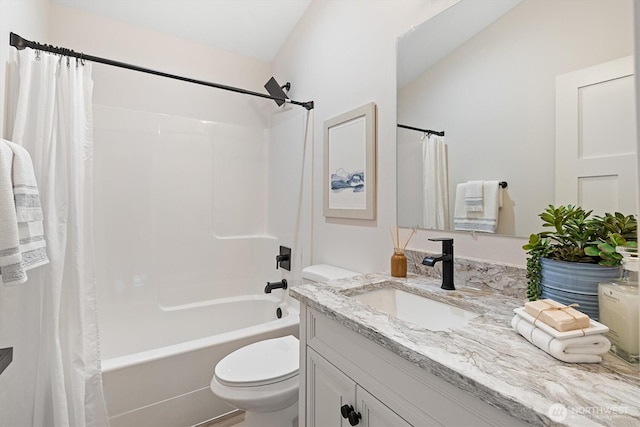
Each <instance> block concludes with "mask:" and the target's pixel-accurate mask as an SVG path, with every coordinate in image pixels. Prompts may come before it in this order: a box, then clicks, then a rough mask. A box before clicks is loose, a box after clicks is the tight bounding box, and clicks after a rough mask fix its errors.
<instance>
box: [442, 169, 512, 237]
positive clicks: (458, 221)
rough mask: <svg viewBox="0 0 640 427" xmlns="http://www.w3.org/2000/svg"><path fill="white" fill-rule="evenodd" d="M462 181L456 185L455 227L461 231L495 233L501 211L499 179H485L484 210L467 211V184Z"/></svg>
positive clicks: (483, 190)
mask: <svg viewBox="0 0 640 427" xmlns="http://www.w3.org/2000/svg"><path fill="white" fill-rule="evenodd" d="M467 185H468V183H461V184H458V185H457V186H456V201H455V208H454V214H453V229H454V230H460V231H479V232H482V233H495V232H496V228H497V227H498V215H499V212H500V190H501V188H500V185H499V182H498V181H483V185H482V192H483V201H484V202H483V204H482V208H483V210H482V212H467V210H466V207H465V195H466V186H467Z"/></svg>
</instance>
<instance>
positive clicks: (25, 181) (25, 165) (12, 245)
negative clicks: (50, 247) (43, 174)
mask: <svg viewBox="0 0 640 427" xmlns="http://www.w3.org/2000/svg"><path fill="white" fill-rule="evenodd" d="M0 153H1V156H0V201H2V203H1V204H0V236H4V235H5V234H6V236H7V241H6V242H5V240H4V238H3V239H0V241H1V242H2V244H0V281H1V282H2V283H4V284H5V285H18V284H20V283H24V282H26V281H27V274H26V272H27V271H28V270H31V269H33V268H36V267H39V266H41V265H44V264H47V263H48V262H49V259H48V258H47V252H46V241H45V238H44V229H43V225H42V209H41V207H40V196H39V194H38V188H37V185H36V180H35V175H34V173H33V164H32V162H31V156H30V155H29V153H28V152H27V150H25V149H24V148H22V147H21V146H19V145H17V144H14V143H12V142H10V141H6V140H0ZM9 159H10V161H9ZM16 234H17V244H16V240H15V236H16ZM3 255H4V256H3Z"/></svg>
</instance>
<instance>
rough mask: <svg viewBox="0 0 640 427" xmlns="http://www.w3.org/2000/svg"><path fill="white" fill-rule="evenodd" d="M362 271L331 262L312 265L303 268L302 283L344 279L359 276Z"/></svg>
mask: <svg viewBox="0 0 640 427" xmlns="http://www.w3.org/2000/svg"><path fill="white" fill-rule="evenodd" d="M360 274H362V273H358V272H356V271H351V270H347V269H344V268H340V267H336V266H335V265H329V264H317V265H310V266H308V267H305V268H303V269H302V283H303V284H304V283H317V282H326V281H327V280H337V279H344V278H347V277H353V276H359V275H360Z"/></svg>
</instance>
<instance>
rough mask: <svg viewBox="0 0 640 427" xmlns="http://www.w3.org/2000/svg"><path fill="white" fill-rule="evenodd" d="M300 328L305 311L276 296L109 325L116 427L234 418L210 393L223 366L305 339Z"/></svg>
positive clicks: (106, 378)
mask: <svg viewBox="0 0 640 427" xmlns="http://www.w3.org/2000/svg"><path fill="white" fill-rule="evenodd" d="M278 308H281V310H282V317H281V318H277V316H276V310H277V309H278ZM298 326H299V312H298V310H297V309H296V308H294V307H291V306H289V305H286V304H283V303H282V302H281V300H280V298H278V297H276V296H271V295H245V296H238V297H230V298H224V299H220V300H214V301H208V302H204V303H197V304H189V305H184V306H179V307H172V308H170V309H158V308H157V306H156V307H155V308H153V307H147V308H145V307H140V308H139V310H137V312H136V314H135V315H128V316H127V315H123V316H119V317H118V319H117V321H115V322H110V323H106V324H102V325H101V331H100V332H101V343H102V372H103V384H104V393H105V399H106V403H107V412H108V415H109V421H110V423H111V427H123V426H135V427H139V426H193V425H197V424H199V423H201V422H204V421H207V420H210V419H212V418H216V417H218V416H220V415H223V414H225V413H228V412H230V411H232V410H233V408H232V407H230V406H228V405H227V404H225V403H224V402H222V401H221V400H220V399H218V398H217V397H216V396H214V395H213V393H212V392H211V390H210V389H209V382H210V381H211V377H212V376H213V371H214V367H215V365H216V363H218V361H220V360H221V359H222V358H223V357H224V356H226V355H227V354H229V353H230V352H232V351H234V350H236V349H238V348H240V347H243V346H245V345H247V344H250V343H252V342H255V341H258V340H263V339H267V338H274V337H278V336H283V335H288V334H291V335H295V336H298Z"/></svg>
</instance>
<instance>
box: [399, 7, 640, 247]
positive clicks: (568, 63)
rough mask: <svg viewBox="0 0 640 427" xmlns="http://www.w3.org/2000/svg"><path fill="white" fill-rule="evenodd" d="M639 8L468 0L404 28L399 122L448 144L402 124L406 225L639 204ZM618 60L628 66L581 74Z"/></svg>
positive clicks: (516, 224) (501, 224)
mask: <svg viewBox="0 0 640 427" xmlns="http://www.w3.org/2000/svg"><path fill="white" fill-rule="evenodd" d="M632 20H633V3H632V0H622V1H615V2H611V1H609V0H563V1H557V0H461V1H460V2H458V3H456V4H454V5H453V6H451V7H449V8H448V9H446V10H445V11H443V12H442V13H440V14H438V15H436V16H435V17H433V18H431V19H430V20H428V21H427V22H425V23H423V24H421V25H420V26H418V27H415V28H413V29H412V30H411V31H409V32H408V33H407V34H405V35H403V36H401V37H400V38H399V39H398V57H397V114H398V117H397V123H398V125H406V126H409V127H413V128H418V129H421V130H434V131H443V132H444V137H443V138H442V139H443V140H444V144H443V143H442V142H438V139H440V138H438V137H437V136H436V135H429V136H428V137H425V133H424V132H422V131H416V130H411V129H407V128H403V127H399V128H398V131H397V161H398V164H397V185H398V188H397V207H398V212H397V218H398V225H399V226H401V227H415V226H417V227H418V228H430V229H439V230H452V231H455V230H465V229H466V230H469V228H465V227H464V225H461V224H464V221H460V220H459V219H460V217H464V216H466V217H468V218H469V217H471V218H472V220H471V222H476V218H481V219H484V217H485V216H486V217H492V216H495V217H496V219H497V224H493V228H492V225H491V224H490V225H489V226H488V228H484V229H483V228H482V227H483V226H482V225H481V226H480V227H479V228H471V229H472V230H475V231H486V232H490V233H496V234H502V235H511V236H519V237H526V236H528V235H529V234H531V233H536V232H538V231H540V227H541V222H540V219H539V218H538V214H539V213H540V212H542V211H543V209H544V208H545V207H546V206H547V205H549V204H568V203H572V204H578V205H581V206H583V207H584V208H585V209H593V210H594V213H596V214H600V213H604V212H605V211H606V212H613V211H621V212H623V213H625V214H632V213H635V212H636V207H635V206H636V196H635V195H636V194H637V189H636V178H635V173H636V172H635V167H636V166H635V162H636V161H637V160H636V159H637V157H636V154H635V152H636V135H635V90H634V87H633V74H632V73H633V71H632V68H633V65H632V59H631V58H629V57H630V56H631V55H632V54H633V21H632ZM625 57H627V58H626V59H620V58H625ZM621 61H622V62H624V61H627V62H629V61H631V62H629V63H630V64H631V72H630V73H631V74H630V73H629V72H628V71H624V69H623V70H622V71H616V72H618V73H621V74H619V75H618V74H615V75H616V76H617V77H607V76H606V75H604V76H603V75H600V74H601V73H600V74H599V77H598V79H599V80H598V83H607V84H605V85H603V84H595V83H593V82H592V81H590V80H589V81H587V80H585V78H586V77H584V75H585V73H586V74H589V73H591V74H594V73H596V74H598V72H599V71H598V70H602V69H603V68H611V67H612V65H611V64H617V65H620V64H619V63H620V62H621ZM623 68H624V67H623ZM594 70H595V71H594ZM612 82H613V83H612ZM609 83H612V84H609ZM567 85H568V86H567ZM603 86H606V88H604V87H603ZM614 86H615V87H614ZM605 92H606V94H605ZM423 153H424V154H423ZM616 156H622V157H616ZM607 159H609V160H611V159H614V160H613V161H608V160H607ZM621 159H622V160H621ZM607 161H608V162H609V163H612V164H613V165H612V166H611V165H609V166H606V167H605V166H603V165H605V164H607ZM580 162H583V163H584V162H587V163H588V162H591V163H590V164H591V166H590V167H591V169H590V170H588V171H586V172H585V171H583V170H582V169H585V168H587V166H588V165H587V166H584V165H583V163H580ZM621 164H624V165H625V166H624V167H625V168H627V169H629V170H625V171H619V170H617V169H616V168H617V167H618V166H619V165H621ZM429 165H431V166H429ZM594 169H597V170H595V171H594ZM572 174H573V175H572ZM625 174H626V175H625ZM424 181H426V182H429V183H430V184H429V185H427V186H426V187H425V186H424V185H423V182H424ZM482 181H484V186H483V185H482V184H481V182H482ZM496 181H498V182H500V181H504V182H506V183H507V185H508V186H507V187H506V188H505V189H502V190H500V189H498V190H496V191H495V192H494V191H493V190H492V189H493V188H494V187H492V186H488V184H490V183H495V182H496ZM479 182H480V185H479V186H478V183H479ZM474 184H475V185H474ZM456 190H458V191H456ZM474 191H475V193H474ZM478 192H479V194H478ZM478 195H479V196H480V203H485V205H484V208H480V209H483V210H482V211H481V213H476V212H473V208H471V206H472V203H470V201H471V202H472V201H474V196H475V197H476V198H477V196H478ZM494 200H498V202H497V203H498V205H495V203H496V202H494ZM456 206H457V209H456ZM493 206H500V207H499V209H496V211H495V212H494V210H493ZM470 211H471V212H470ZM465 212H466V213H465ZM474 215H475V216H474ZM477 222H478V223H481V222H482V221H477ZM474 227H475V226H474Z"/></svg>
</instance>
